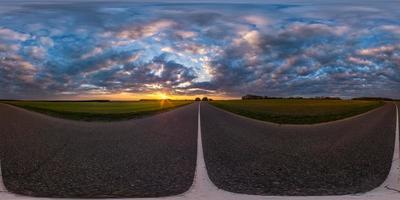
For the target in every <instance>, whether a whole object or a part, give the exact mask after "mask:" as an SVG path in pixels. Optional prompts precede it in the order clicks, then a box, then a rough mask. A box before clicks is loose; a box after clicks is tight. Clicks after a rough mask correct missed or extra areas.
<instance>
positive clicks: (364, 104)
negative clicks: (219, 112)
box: [211, 99, 384, 124]
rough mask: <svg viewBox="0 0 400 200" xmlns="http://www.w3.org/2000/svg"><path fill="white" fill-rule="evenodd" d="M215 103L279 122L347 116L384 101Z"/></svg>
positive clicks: (240, 101) (231, 109) (222, 101)
mask: <svg viewBox="0 0 400 200" xmlns="http://www.w3.org/2000/svg"><path fill="white" fill-rule="evenodd" d="M211 104H212V105H214V106H216V107H218V108H222V109H224V110H227V111H230V112H233V113H236V114H239V115H243V116H246V117H250V118H254V119H258V120H263V121H269V122H274V123H279V124H315V123H321V122H328V121H334V120H339V119H344V118H347V117H351V116H354V115H358V114H361V113H363V112H367V111H369V110H372V109H374V108H377V107H380V106H382V105H383V104H384V102H382V101H361V100H309V99H307V100H304V99H301V100H299V99H266V100H221V101H213V102H212V103H211Z"/></svg>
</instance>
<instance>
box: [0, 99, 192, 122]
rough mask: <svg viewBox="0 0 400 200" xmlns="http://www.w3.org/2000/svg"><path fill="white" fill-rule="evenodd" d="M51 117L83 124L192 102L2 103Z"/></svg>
mask: <svg viewBox="0 0 400 200" xmlns="http://www.w3.org/2000/svg"><path fill="white" fill-rule="evenodd" d="M3 103H7V104H11V105H14V106H18V107H21V108H25V109H28V110H32V111H36V112H40V113H44V114H48V115H51V116H55V117H61V118H67V119H73V120H84V121H115V120H124V119H131V118H137V117H142V116H145V115H150V114H155V113H159V112H163V111H167V110H171V109H173V108H176V107H179V106H184V105H187V104H190V103H192V101H175V100H154V101H153V100H152V101H105V102H94V101H93V102H92V101H89V102H82V101H4V102H3Z"/></svg>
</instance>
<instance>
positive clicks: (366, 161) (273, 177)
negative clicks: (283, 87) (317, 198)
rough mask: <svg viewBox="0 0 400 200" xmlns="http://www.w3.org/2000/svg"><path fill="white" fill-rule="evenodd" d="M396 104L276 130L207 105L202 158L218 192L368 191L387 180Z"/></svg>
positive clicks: (263, 123) (202, 108)
mask: <svg viewBox="0 0 400 200" xmlns="http://www.w3.org/2000/svg"><path fill="white" fill-rule="evenodd" d="M395 114H396V112H395V106H394V105H393V104H386V105H385V106H383V107H380V108H378V109H375V110H373V111H371V112H368V113H366V114H362V115H360V116H358V117H354V118H351V119H346V120H341V121H336V122H329V123H324V124H318V125H278V124H272V123H266V122H261V121H256V120H252V119H248V118H244V117H241V116H237V115H235V114H231V113H228V112H225V111H222V110H220V109H218V108H216V107H213V106H211V105H209V104H202V106H201V124H202V135H203V149H204V157H205V162H206V166H207V171H208V174H209V176H210V179H211V181H213V183H214V184H215V185H216V186H217V187H219V188H220V189H223V190H227V191H230V192H236V193H245V194H259V195H334V194H335V195H340V194H350V193H359V192H366V191H369V190H371V189H373V188H375V187H378V186H379V185H380V184H381V183H382V182H383V181H384V180H385V178H386V176H387V174H388V172H389V170H390V166H391V162H392V155H393V147H394V138H395Z"/></svg>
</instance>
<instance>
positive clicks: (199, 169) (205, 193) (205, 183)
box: [0, 104, 400, 200]
mask: <svg viewBox="0 0 400 200" xmlns="http://www.w3.org/2000/svg"><path fill="white" fill-rule="evenodd" d="M195 107H197V105H195ZM207 107H209V106H208V105H205V104H202V106H201V112H202V114H201V119H202V120H200V107H198V108H199V109H197V108H194V107H193V106H192V105H190V106H186V107H182V108H179V109H181V110H180V111H179V110H174V111H171V112H172V113H173V115H181V114H179V113H186V112H188V113H191V112H194V113H195V115H196V116H195V121H196V123H195V127H194V129H195V131H194V132H196V135H197V134H198V135H199V137H198V138H197V144H199V145H197V166H196V177H195V179H194V180H192V181H193V185H192V186H191V188H190V189H189V191H186V192H184V193H183V194H181V195H177V196H171V197H164V198H163V199H168V200H169V199H199V200H205V199H216V200H217V199H218V200H220V199H237V200H244V199H246V200H248V199H266V200H272V199H279V200H282V199H294V200H303V199H325V200H331V199H332V200H336V199H393V197H398V196H400V195H399V193H397V192H394V191H393V190H389V189H387V188H386V185H382V186H380V187H379V188H378V190H379V191H378V192H374V191H373V192H369V193H366V194H362V195H361V194H357V195H354V196H353V195H346V196H330V197H321V196H315V197H288V196H282V197H279V196H258V195H241V194H237V193H236V194H235V193H231V192H225V191H223V190H219V189H217V188H216V187H215V185H214V184H217V182H215V180H213V181H214V183H212V182H211V181H210V180H209V178H208V173H209V174H210V163H208V162H207V168H208V171H207V170H206V169H205V162H204V159H203V147H202V145H201V144H204V151H205V152H207V151H209V150H207V149H206V145H207V144H206V143H207V142H206V141H205V140H204V141H203V143H202V140H201V139H202V137H201V136H202V135H203V138H204V139H205V138H206V136H205V134H206V133H205V132H204V131H205V128H204V127H205V126H207V125H206V124H205V122H204V121H205V120H204V117H203V116H204V115H209V114H210V113H207V111H205V110H207ZM13 109H15V108H13ZM192 109H194V110H192ZM211 109H213V108H212V107H211ZM182 110H184V111H182ZM175 111H179V113H175ZM218 111H219V112H223V113H224V114H226V113H225V112H224V111H220V110H218ZM14 112H20V110H19V111H15V110H12V113H14ZM171 112H168V113H171ZM204 112H206V113H204ZM26 114H27V113H24V115H26ZM29 114H33V115H35V116H34V118H35V117H37V116H41V117H44V116H42V115H40V114H36V113H29ZM164 114H167V113H164ZM211 114H212V113H211ZM220 114H221V113H220ZM8 116H11V115H8ZM188 116H189V115H186V116H183V117H185V118H188ZM190 116H191V114H190ZM154 117H158V116H154ZM235 117H237V116H235ZM46 118H47V117H46ZM151 118H153V117H149V118H148V119H146V120H151ZM239 118H242V117H239ZM10 119H11V117H10ZM176 119H181V118H180V117H176ZM243 119H245V118H243ZM46 120H50V121H51V122H53V121H52V120H54V118H47V119H46ZM143 120H144V119H143ZM246 120H248V119H246ZM55 121H58V120H55ZM200 122H201V127H200ZM343 122H344V121H343ZM68 123H71V122H70V121H68ZM76 123H78V122H76ZM125 123H127V124H130V123H136V122H133V121H126V122H123V123H121V124H125ZM174 123H175V124H180V123H179V122H177V121H174ZM263 123H264V122H263ZM340 123H342V122H340ZM50 124H52V123H50ZM78 124H80V123H78ZM78 124H75V126H77V125H78ZM197 124H198V127H197ZM264 124H265V123H264ZM269 125H271V124H269ZM87 126H89V125H87ZM90 126H94V125H90ZM96 126H99V124H96ZM103 126H104V125H103ZM126 126H130V125H126ZM179 126H181V125H179ZM32 127H34V126H32ZM32 127H31V128H32ZM64 128H65V129H70V128H71V127H69V128H68V127H64ZM79 130H80V129H79ZM166 130H168V129H166ZM0 131H1V129H0ZM115 131H118V130H115ZM0 133H1V132H0ZM397 134H398V133H397ZM45 138H47V137H45ZM123 138H124V139H125V137H123ZM114 139H116V140H120V139H121V138H114ZM60 140H61V139H60ZM0 141H1V140H0ZM53 141H57V140H56V139H54V140H53ZM392 142H393V140H392ZM61 143H62V142H61ZM195 143H196V142H195ZM100 146H102V145H100ZM194 146H196V144H194ZM2 147H3V146H2ZM23 148H25V147H23ZM397 148H398V144H397ZM2 150H3V149H2ZM45 150H46V149H45ZM397 150H398V149H397ZM391 151H392V152H393V148H392V150H391ZM194 152H195V154H196V150H195V151H194ZM80 153H82V152H80ZM95 154H96V153H95ZM117 154H118V153H117ZM389 154H390V153H389ZM195 157H196V156H195ZM132 158H134V157H132V156H131V157H129V156H128V157H127V159H132ZM396 158H397V159H398V154H397V157H396ZM396 158H394V159H396ZM105 159H107V158H105ZM206 160H207V158H206ZM3 161H4V160H3V157H2V162H3ZM96 161H97V160H96ZM64 162H65V161H64ZM97 162H102V161H97ZM195 162H196V161H195ZM393 163H397V165H398V164H399V162H398V160H397V161H395V162H393ZM157 164H158V163H152V165H157ZM238 164H239V165H240V164H241V163H238ZM1 165H2V167H3V168H4V165H3V163H2V164H1ZM65 165H70V164H69V163H67V164H65ZM395 165H396V164H395ZM152 167H154V166H152ZM388 167H390V164H389V166H388ZM392 168H393V169H392V170H391V173H390V174H389V177H388V179H387V180H389V182H390V180H394V182H395V183H394V185H396V184H397V186H398V181H399V180H398V166H397V168H396V166H394V167H392ZM152 169H153V168H152ZM396 169H397V170H396ZM80 170H82V169H80ZM3 171H6V170H4V169H3ZM128 171H129V170H128ZM393 172H397V174H396V173H393ZM128 173H129V172H128ZM193 173H194V172H193ZM71 175H73V174H71ZM393 175H394V176H393ZM99 176H104V174H99ZM71 178H72V179H73V177H70V176H69V175H68V176H67V175H65V176H63V177H61V179H71ZM228 178H229V177H228ZM4 179H5V182H7V181H8V180H6V178H4ZM0 181H1V180H0ZM20 181H22V182H23V181H24V180H23V179H20ZM0 185H1V184H0ZM189 185H191V183H190V184H189ZM65 186H67V187H68V183H67V184H66V185H65ZM181 186H182V188H183V187H185V185H181ZM119 187H121V186H119ZM218 187H220V186H218ZM0 189H1V188H0ZM130 189H131V190H135V188H130ZM158 189H159V190H160V191H165V189H164V188H162V187H158ZM224 189H225V188H224ZM382 189H383V190H382ZM81 190H82V191H84V188H83V189H81ZM125 192H126V191H125ZM130 192H131V194H128V193H123V192H122V193H115V196H133V197H138V196H140V195H132V193H135V191H130ZM136 192H138V193H139V192H140V191H136ZM88 193H90V191H88ZM138 193H136V194H138ZM103 194H104V193H103ZM106 195H109V194H107V193H106ZM67 196H68V195H67ZM96 196H98V197H99V196H101V195H100V193H97V195H96ZM0 197H1V198H4V199H16V200H22V199H23V200H27V199H28V200H29V199H30V198H29V197H27V196H19V195H13V194H11V193H8V192H1V191H0ZM39 199H43V198H39ZM149 199H151V200H153V199H157V198H149Z"/></svg>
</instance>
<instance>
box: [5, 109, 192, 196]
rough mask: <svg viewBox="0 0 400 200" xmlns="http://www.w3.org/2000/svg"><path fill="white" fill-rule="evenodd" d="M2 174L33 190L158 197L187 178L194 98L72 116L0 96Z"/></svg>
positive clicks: (177, 189) (17, 188) (13, 187)
mask: <svg viewBox="0 0 400 200" xmlns="http://www.w3.org/2000/svg"><path fill="white" fill-rule="evenodd" d="M0 113H1V115H0V124H1V126H0V137H1V140H0V144H1V146H0V148H1V149H0V150H1V154H0V155H1V169H2V175H3V181H4V184H5V186H6V188H7V189H8V190H9V191H10V192H14V193H18V194H24V195H30V196H40V197H68V198H72V197H159V196H171V195H177V194H181V193H183V192H185V191H187V190H188V189H189V188H190V186H191V185H192V183H193V177H194V172H195V165H196V146H197V145H196V144H197V143H196V141H197V134H196V133H197V105H196V104H191V105H187V106H184V107H181V108H177V109H175V110H173V111H169V112H165V113H161V114H158V115H154V116H151V117H145V118H141V119H135V120H128V121H122V122H112V123H110V122H108V123H102V122H90V123H89V122H77V121H70V120H63V119H57V118H53V117H49V116H46V115H43V114H38V113H33V112H30V111H26V110H23V109H20V108H15V107H12V106H9V105H4V104H0Z"/></svg>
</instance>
